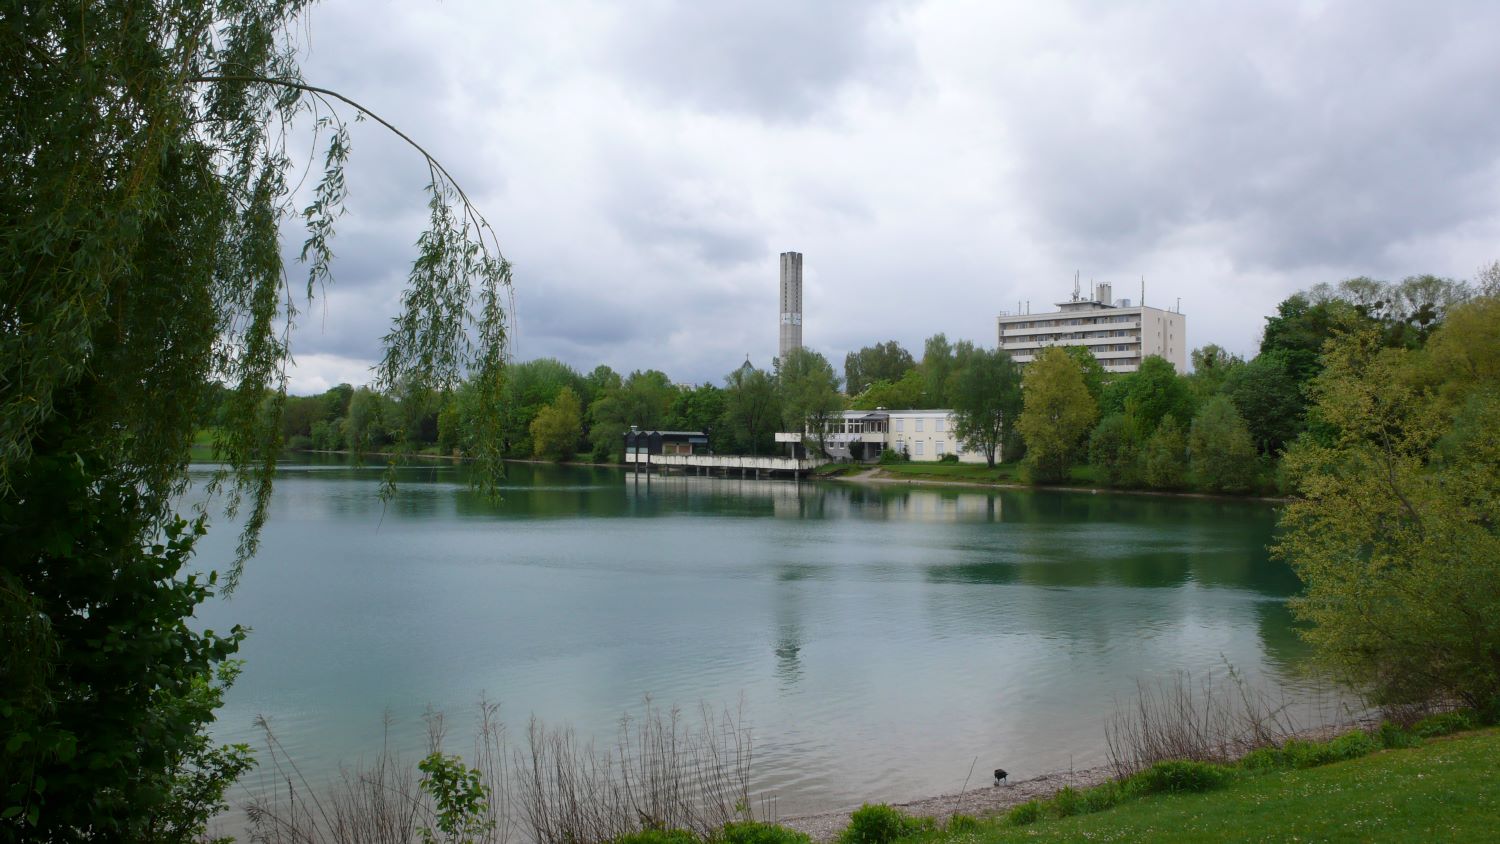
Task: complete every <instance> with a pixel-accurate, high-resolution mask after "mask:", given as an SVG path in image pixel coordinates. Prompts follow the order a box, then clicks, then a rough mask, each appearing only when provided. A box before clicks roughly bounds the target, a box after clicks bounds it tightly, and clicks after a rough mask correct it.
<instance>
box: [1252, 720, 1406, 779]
mask: <svg viewBox="0 0 1500 844" xmlns="http://www.w3.org/2000/svg"><path fill="white" fill-rule="evenodd" d="M1380 746H1381V745H1380V742H1379V741H1377V740H1376V739H1375V738H1373V737H1371V736H1370V734H1369V733H1366V732H1364V731H1363V730H1354V731H1352V732H1349V733H1345V734H1344V735H1341V736H1339V737H1338V738H1336V739H1333V740H1332V741H1324V742H1316V741H1302V740H1301V739H1291V740H1290V741H1288V742H1287V743H1286V744H1283V745H1282V746H1281V747H1265V748H1261V749H1260V750H1257V751H1255V752H1254V753H1251V754H1249V755H1247V756H1246V757H1245V758H1243V759H1241V760H1240V767H1242V768H1245V769H1247V770H1252V771H1272V770H1278V769H1285V768H1316V767H1318V766H1319V765H1327V764H1329V763H1331V762H1342V761H1344V760H1346V759H1358V758H1359V757H1361V756H1365V755H1367V754H1369V753H1372V752H1374V751H1376V750H1379V749H1380Z"/></svg>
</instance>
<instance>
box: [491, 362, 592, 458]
mask: <svg viewBox="0 0 1500 844" xmlns="http://www.w3.org/2000/svg"><path fill="white" fill-rule="evenodd" d="M564 387H567V388H570V389H572V390H573V394H574V396H578V395H580V394H581V393H584V392H586V390H587V388H586V386H585V383H584V379H583V378H582V377H581V376H580V375H579V374H578V373H577V372H576V371H575V370H574V369H573V367H571V366H568V365H567V364H566V363H563V362H562V361H560V360H557V359H556V358H537V359H535V360H528V361H523V362H521V363H513V364H511V365H509V366H507V367H506V370H505V397H504V403H503V404H502V405H501V406H500V407H499V408H497V410H498V411H499V412H500V413H501V414H503V416H504V420H505V421H504V428H503V430H504V436H505V442H506V449H507V452H508V453H510V454H513V455H515V456H517V457H529V456H530V455H531V454H532V453H533V452H534V451H535V449H534V448H533V444H532V442H531V421H532V420H533V419H535V418H536V415H537V414H538V413H540V412H541V409H542V408H543V407H544V406H546V405H548V404H550V403H551V402H552V401H553V400H554V399H556V398H557V394H558V393H559V392H561V391H562V390H563V388H564ZM492 412H494V411H492Z"/></svg>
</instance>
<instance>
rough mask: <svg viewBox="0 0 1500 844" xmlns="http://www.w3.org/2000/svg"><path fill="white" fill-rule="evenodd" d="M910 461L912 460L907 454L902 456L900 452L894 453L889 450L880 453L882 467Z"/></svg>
mask: <svg viewBox="0 0 1500 844" xmlns="http://www.w3.org/2000/svg"><path fill="white" fill-rule="evenodd" d="M910 460H911V458H909V457H907V456H906V455H905V454H902V453H901V452H899V451H892V450H890V449H888V448H887V449H884V450H882V451H881V452H880V465H882V466H888V465H890V464H892V463H906V462H909V461H910Z"/></svg>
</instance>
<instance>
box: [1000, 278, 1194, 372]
mask: <svg viewBox="0 0 1500 844" xmlns="http://www.w3.org/2000/svg"><path fill="white" fill-rule="evenodd" d="M1111 294H1112V291H1111V289H1110V285H1108V284H1101V285H1099V286H1098V287H1097V288H1095V290H1094V296H1093V298H1084V297H1081V296H1079V295H1078V293H1077V292H1076V290H1075V292H1074V294H1073V298H1072V299H1071V300H1070V301H1067V302H1058V303H1057V307H1058V309H1057V310H1056V311H1052V312H1050V313H1042V314H1014V315H1012V314H1001V315H1000V316H999V317H998V318H997V322H998V325H999V343H1000V345H999V348H1001V349H1004V350H1005V351H1007V352H1009V353H1010V355H1011V357H1013V358H1015V360H1016V362H1017V363H1020V364H1023V365H1024V364H1027V363H1030V362H1031V361H1032V360H1034V359H1035V358H1036V356H1037V354H1038V353H1040V352H1041V350H1042V349H1045V348H1046V347H1048V346H1082V347H1083V348H1085V349H1088V350H1089V351H1090V352H1092V353H1093V354H1094V358H1095V359H1097V360H1098V361H1099V363H1100V365H1102V366H1103V367H1104V369H1105V371H1106V372H1134V371H1136V370H1137V369H1140V368H1141V361H1142V360H1144V359H1145V358H1147V357H1149V356H1151V355H1158V356H1160V357H1163V358H1165V359H1166V360H1167V362H1169V363H1171V364H1172V366H1173V367H1175V368H1176V369H1177V371H1178V373H1180V374H1187V317H1185V316H1183V315H1182V314H1181V313H1179V312H1177V311H1164V310H1161V309H1160V308H1148V307H1146V306H1145V305H1132V304H1131V303H1130V300H1129V299H1119V300H1113V299H1111V298H1110V297H1111Z"/></svg>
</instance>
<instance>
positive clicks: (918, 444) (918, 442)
mask: <svg viewBox="0 0 1500 844" xmlns="http://www.w3.org/2000/svg"><path fill="white" fill-rule="evenodd" d="M923 445H924V443H923V442H922V441H921V440H917V456H918V457H921V456H922V446H923Z"/></svg>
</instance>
